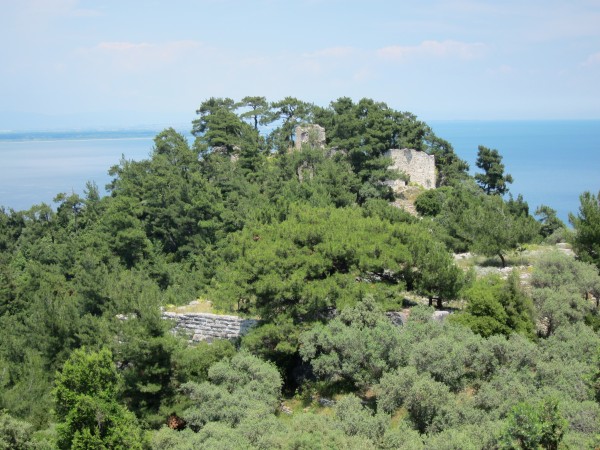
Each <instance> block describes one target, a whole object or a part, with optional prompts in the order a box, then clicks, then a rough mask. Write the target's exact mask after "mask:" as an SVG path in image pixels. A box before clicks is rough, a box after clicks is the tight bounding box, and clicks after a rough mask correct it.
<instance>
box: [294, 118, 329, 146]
mask: <svg viewBox="0 0 600 450" xmlns="http://www.w3.org/2000/svg"><path fill="white" fill-rule="evenodd" d="M302 144H309V145H310V146H311V147H313V148H325V128H323V127H322V126H321V125H317V124H310V125H303V126H300V125H299V126H297V127H296V142H295V148H296V150H299V149H300V148H302Z"/></svg>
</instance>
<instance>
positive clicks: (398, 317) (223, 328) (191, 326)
mask: <svg viewBox="0 0 600 450" xmlns="http://www.w3.org/2000/svg"><path fill="white" fill-rule="evenodd" d="M448 314H449V312H448V311H435V312H434V313H433V315H432V319H433V320H437V321H440V322H441V321H443V320H444V319H445V318H446V316H447V315H448ZM386 315H387V317H388V318H389V319H390V321H391V322H392V323H393V324H394V325H397V326H402V325H404V324H405V323H406V321H407V320H408V314H407V313H406V312H400V311H399V312H388V313H386ZM162 316H163V318H164V319H167V320H174V321H175V327H174V328H173V331H174V332H175V333H183V334H185V335H187V336H189V337H190V342H200V341H207V342H211V341H213V340H214V339H235V338H239V337H241V336H243V335H245V334H246V333H247V332H248V330H250V329H251V328H252V327H255V326H256V325H257V324H258V322H259V321H258V320H256V319H243V318H242V317H238V316H225V315H219V314H209V313H174V312H163V314H162Z"/></svg>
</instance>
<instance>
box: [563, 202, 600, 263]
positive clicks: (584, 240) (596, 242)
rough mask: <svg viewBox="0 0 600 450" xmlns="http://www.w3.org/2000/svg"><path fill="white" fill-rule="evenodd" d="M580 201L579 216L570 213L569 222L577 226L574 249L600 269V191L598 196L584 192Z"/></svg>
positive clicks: (578, 254) (582, 258)
mask: <svg viewBox="0 0 600 450" xmlns="http://www.w3.org/2000/svg"><path fill="white" fill-rule="evenodd" d="M579 201H580V206H579V213H578V214H577V216H575V215H573V214H569V222H571V224H572V225H573V228H575V237H574V239H573V249H574V250H575V252H576V253H577V256H579V258H581V260H583V261H585V262H589V263H592V264H595V265H596V267H598V268H599V269H600V192H599V193H598V195H597V196H596V195H593V194H592V193H590V192H584V193H583V194H581V195H580V196H579Z"/></svg>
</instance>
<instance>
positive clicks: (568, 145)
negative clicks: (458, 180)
mask: <svg viewBox="0 0 600 450" xmlns="http://www.w3.org/2000/svg"><path fill="white" fill-rule="evenodd" d="M428 123H429V125H430V126H431V127H432V129H433V130H434V132H435V134H436V135H438V136H440V137H441V138H443V139H446V140H447V141H449V142H450V143H451V144H452V146H453V147H454V150H455V152H456V153H457V154H458V155H459V156H460V157H461V158H462V159H464V160H466V161H467V162H468V163H469V165H470V168H471V170H470V173H471V174H473V173H475V172H478V171H479V172H481V170H480V169H478V168H477V167H476V166H475V160H476V159H477V147H478V146H479V145H483V146H485V147H488V148H493V149H496V150H498V151H499V152H500V155H501V156H502V157H503V161H502V162H503V163H504V166H505V173H509V174H511V175H512V176H513V179H514V182H513V184H511V185H509V188H510V193H512V194H513V196H514V197H515V198H516V196H517V195H518V194H522V195H523V197H524V198H525V200H526V201H527V202H528V203H529V209H530V212H531V213H533V212H534V211H535V209H536V207H538V206H539V205H542V204H544V205H548V206H550V207H552V208H554V209H555V210H556V211H557V212H558V216H559V217H560V218H561V219H562V220H563V221H565V223H567V221H568V214H569V212H572V213H577V211H578V210H579V196H580V194H581V193H583V192H584V191H591V192H592V193H594V194H597V193H598V191H600V120H584V121H566V120H565V121H558V120H557V121H430V122H428Z"/></svg>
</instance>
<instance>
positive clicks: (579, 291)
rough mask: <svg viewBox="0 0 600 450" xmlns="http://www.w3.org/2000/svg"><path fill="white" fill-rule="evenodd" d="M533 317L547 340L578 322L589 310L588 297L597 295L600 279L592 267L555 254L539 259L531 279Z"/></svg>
mask: <svg viewBox="0 0 600 450" xmlns="http://www.w3.org/2000/svg"><path fill="white" fill-rule="evenodd" d="M531 284H532V287H533V289H532V298H533V300H534V303H535V304H536V309H537V316H538V319H539V320H543V322H544V324H545V330H542V334H544V335H546V336H549V335H551V334H553V333H554V332H555V331H556V330H557V328H559V327H560V326H563V325H565V324H568V323H575V322H577V321H579V320H582V319H583V317H584V316H585V315H586V314H587V313H589V311H590V310H591V308H592V305H591V303H590V302H589V300H587V298H588V296H589V294H590V293H591V294H593V295H594V296H595V297H596V298H598V295H600V277H599V276H598V273H597V271H596V270H595V267H593V266H591V265H589V264H586V263H584V262H581V261H576V260H574V259H573V258H570V257H568V256H566V255H563V254H561V253H559V252H554V253H549V254H547V255H545V256H543V257H541V258H540V259H539V261H538V262H537V264H536V266H535V268H534V270H533V273H532V277H531Z"/></svg>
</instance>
